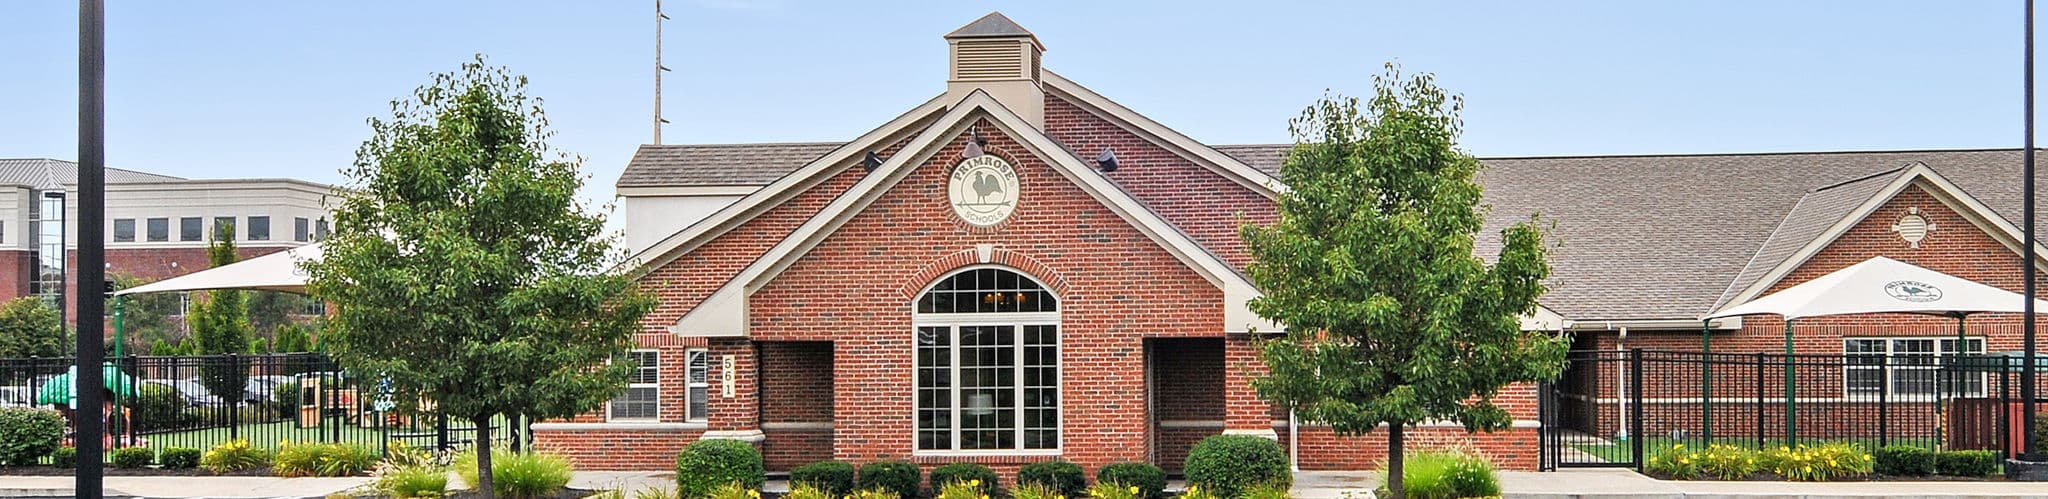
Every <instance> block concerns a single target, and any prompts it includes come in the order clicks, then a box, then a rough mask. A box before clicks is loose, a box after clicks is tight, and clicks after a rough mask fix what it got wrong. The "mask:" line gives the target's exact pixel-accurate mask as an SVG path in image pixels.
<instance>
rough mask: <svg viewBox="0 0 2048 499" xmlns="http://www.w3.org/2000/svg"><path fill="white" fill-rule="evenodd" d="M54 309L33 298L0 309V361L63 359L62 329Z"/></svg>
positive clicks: (1, 306) (16, 300)
mask: <svg viewBox="0 0 2048 499" xmlns="http://www.w3.org/2000/svg"><path fill="white" fill-rule="evenodd" d="M62 321H63V319H62V318H59V317H57V309H53V308H50V306H49V305H48V304H45V303H43V299H42V298H40V297H35V296H24V297H20V298H15V299H13V300H8V301H7V303H6V304H4V305H0V358H17V357H56V356H60V355H64V342H63V340H62V339H61V338H62V337H63V334H64V329H63V328H62V327H61V326H60V324H59V323H61V322H62Z"/></svg>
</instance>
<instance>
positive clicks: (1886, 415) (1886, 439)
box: [1877, 353, 1892, 448]
mask: <svg viewBox="0 0 2048 499" xmlns="http://www.w3.org/2000/svg"><path fill="white" fill-rule="evenodd" d="M1883 359H1884V360H1883V361H1881V362H1879V363H1878V364H1877V385H1878V386H1877V446H1878V447H1879V448H1883V447H1884V446H1887V445H1891V443H1892V439H1891V435H1892V421H1891V412H1892V404H1891V391H1892V390H1891V388H1892V381H1891V380H1892V354H1889V353H1887V354H1884V357H1883Z"/></svg>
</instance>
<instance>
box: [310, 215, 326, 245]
mask: <svg viewBox="0 0 2048 499" xmlns="http://www.w3.org/2000/svg"><path fill="white" fill-rule="evenodd" d="M313 240H314V241H326V240H327V217H320V220H319V221H316V222H313Z"/></svg>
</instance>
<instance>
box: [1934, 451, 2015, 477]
mask: <svg viewBox="0 0 2048 499" xmlns="http://www.w3.org/2000/svg"><path fill="white" fill-rule="evenodd" d="M1934 456H1935V457H1934V472H1935V473H1940V474H1943V475H1948V476H1967V477H1980V476H1988V475H1991V474H1993V473H1997V472H1998V469H1999V467H2000V465H2002V464H2003V463H2001V462H2000V459H1999V457H1998V453H1997V452H1993V451H1988V450H1952V451H1947V452H1942V453H1938V454H1935V455H1934Z"/></svg>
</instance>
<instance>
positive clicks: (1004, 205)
mask: <svg viewBox="0 0 2048 499" xmlns="http://www.w3.org/2000/svg"><path fill="white" fill-rule="evenodd" d="M946 191H947V194H948V197H950V198H951V200H952V202H953V213H955V214H958V215H960V219H961V220H966V221H967V223H970V224H974V225H975V226H977V227H988V226H991V225H995V224H999V223H1002V222H1003V220H1005V219H1008V218H1010V213H1012V212H1015V211H1017V170H1015V169H1012V168H1010V163H1009V162H1007V161H1003V158H998V157H995V156H993V155H988V154H983V155H980V156H975V157H972V158H967V160H965V161H961V162H960V166H958V167H955V168H953V177H952V180H951V181H949V182H948V184H947V186H946Z"/></svg>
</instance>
